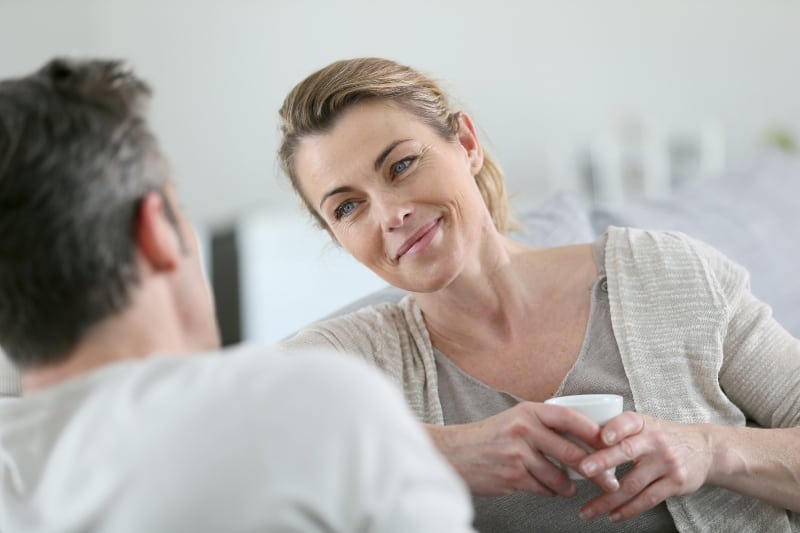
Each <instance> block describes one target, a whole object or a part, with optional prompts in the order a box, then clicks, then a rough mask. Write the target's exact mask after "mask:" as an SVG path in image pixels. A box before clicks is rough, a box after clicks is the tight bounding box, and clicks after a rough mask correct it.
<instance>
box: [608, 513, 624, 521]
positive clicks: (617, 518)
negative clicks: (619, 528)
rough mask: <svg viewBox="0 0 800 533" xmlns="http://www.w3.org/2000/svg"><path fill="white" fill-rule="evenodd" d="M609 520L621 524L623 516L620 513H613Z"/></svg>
mask: <svg viewBox="0 0 800 533" xmlns="http://www.w3.org/2000/svg"><path fill="white" fill-rule="evenodd" d="M609 518H611V521H612V522H619V521H620V520H621V519H622V515H621V514H619V513H611V516H610V517H609Z"/></svg>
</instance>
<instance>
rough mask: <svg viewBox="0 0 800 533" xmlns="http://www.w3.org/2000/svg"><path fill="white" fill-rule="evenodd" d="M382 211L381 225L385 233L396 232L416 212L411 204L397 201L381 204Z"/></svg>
mask: <svg viewBox="0 0 800 533" xmlns="http://www.w3.org/2000/svg"><path fill="white" fill-rule="evenodd" d="M380 210H381V225H382V226H383V229H384V230H385V231H394V230H396V229H399V228H401V227H402V226H403V224H404V223H405V221H406V219H407V218H408V217H409V216H411V214H412V213H413V212H414V208H413V207H412V206H411V204H409V203H408V202H402V201H398V200H397V199H391V200H384V201H382V202H380Z"/></svg>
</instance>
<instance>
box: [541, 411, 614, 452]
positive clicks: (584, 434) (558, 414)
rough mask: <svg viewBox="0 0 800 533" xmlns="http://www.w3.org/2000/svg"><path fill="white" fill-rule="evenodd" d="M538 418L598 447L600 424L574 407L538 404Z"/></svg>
mask: <svg viewBox="0 0 800 533" xmlns="http://www.w3.org/2000/svg"><path fill="white" fill-rule="evenodd" d="M536 414H537V416H538V418H539V420H540V421H541V422H542V423H543V424H544V425H546V426H547V427H548V428H550V429H552V430H555V431H556V432H558V433H571V434H572V435H574V436H575V437H577V438H579V439H580V440H582V441H583V442H585V443H586V444H588V445H590V446H592V447H593V448H598V447H600V443H601V441H600V426H598V425H597V422H594V421H593V420H591V419H590V418H588V417H586V416H584V415H582V414H581V413H579V412H578V411H575V410H574V409H570V408H568V407H563V406H561V405H552V404H539V406H538V408H537V412H536Z"/></svg>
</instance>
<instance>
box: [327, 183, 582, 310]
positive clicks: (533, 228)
mask: <svg viewBox="0 0 800 533" xmlns="http://www.w3.org/2000/svg"><path fill="white" fill-rule="evenodd" d="M519 221H520V223H521V224H522V226H523V228H522V229H521V230H520V231H518V232H514V233H512V234H511V235H510V237H512V238H514V239H517V240H519V241H521V242H524V243H527V244H531V245H534V246H562V245H566V244H575V243H580V242H591V241H592V240H594V238H595V233H594V230H593V229H592V224H591V222H590V220H589V215H588V210H587V209H586V208H585V207H584V206H583V204H582V203H581V200H580V199H579V198H578V197H577V196H576V195H573V194H570V193H566V192H558V193H555V194H553V195H552V196H550V197H549V198H547V199H546V200H545V201H544V202H542V203H541V204H539V205H538V206H536V207H535V208H533V209H531V210H529V211H525V212H524V213H522V216H520V217H519ZM406 294H408V293H407V292H406V291H404V290H402V289H398V288H395V287H386V288H385V289H381V290H379V291H376V292H373V293H370V294H368V295H367V296H364V297H363V298H360V299H358V300H355V301H354V302H352V303H350V304H348V305H346V306H344V307H341V308H339V309H337V310H336V311H334V312H333V313H331V314H330V315H328V316H326V317H325V318H323V320H325V319H328V318H333V317H336V316H340V315H344V314H347V313H351V312H353V311H357V310H359V309H361V308H362V307H367V306H370V305H377V304H381V303H391V302H398V301H400V300H401V299H402V298H403V296H405V295H406Z"/></svg>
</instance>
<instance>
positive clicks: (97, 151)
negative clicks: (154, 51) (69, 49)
mask: <svg viewBox="0 0 800 533" xmlns="http://www.w3.org/2000/svg"><path fill="white" fill-rule="evenodd" d="M149 95H150V90H149V89H148V87H147V86H146V85H145V84H144V83H143V82H141V81H140V80H138V79H137V78H136V77H134V76H133V75H132V74H131V73H130V72H128V71H127V70H126V69H125V68H124V67H123V65H122V64H120V63H118V62H113V61H84V62H77V61H69V60H62V59H57V60H54V61H51V62H50V63H48V64H47V65H45V66H44V67H43V68H42V69H41V70H39V71H38V72H36V73H35V74H33V75H30V76H27V77H24V78H19V79H12V80H6V81H2V82H0V345H2V346H3V348H4V349H5V350H6V351H7V353H8V355H9V356H10V358H11V359H12V360H13V361H14V362H15V363H16V364H17V365H18V366H19V367H21V368H30V367H37V366H43V365H48V364H53V363H58V362H60V361H61V360H63V359H64V358H65V357H66V356H67V355H68V354H69V352H70V351H71V350H72V349H73V348H74V347H75V346H76V344H77V343H78V342H80V341H81V339H82V338H83V337H84V335H85V334H86V333H87V331H89V329H90V328H91V327H92V326H94V325H95V324H97V323H99V322H100V321H103V320H104V319H106V318H109V317H111V316H113V315H116V314H119V313H120V312H122V311H123V310H125V309H126V308H127V307H128V306H129V305H130V304H131V299H132V294H133V291H134V289H135V287H136V286H137V285H138V284H139V283H140V282H141V276H142V266H143V264H145V263H146V262H145V263H143V262H142V254H141V250H142V246H141V242H142V240H141V239H142V231H141V227H142V224H143V223H144V224H145V226H146V227H145V230H146V231H145V233H144V234H145V238H146V236H147V231H148V228H150V229H152V227H153V224H152V223H151V224H150V225H149V226H147V220H145V221H144V222H143V221H142V218H143V217H145V218H146V216H151V217H152V216H162V217H163V218H165V219H166V220H167V222H168V224H166V226H168V227H169V228H170V231H171V232H173V233H174V235H175V239H176V242H179V243H180V247H181V250H182V251H183V252H184V253H185V254H190V253H191V254H194V255H197V250H196V243H195V242H194V237H193V234H192V232H191V229H190V226H189V225H188V223H186V221H185V220H184V219H183V217H182V215H181V214H180V212H179V211H178V209H177V206H176V205H175V204H174V193H173V192H172V190H171V187H170V186H169V179H168V170H167V165H166V161H165V160H164V158H163V156H162V155H161V153H160V150H159V147H158V144H157V142H156V140H155V138H154V136H153V134H152V133H151V131H150V129H149V128H148V125H147V123H146V120H145V116H144V114H145V107H146V104H147V101H148V99H149ZM154 198H155V199H154ZM147 206H150V207H149V208H147ZM147 209H149V210H147ZM143 211H145V212H144V213H143ZM151 222H152V221H151ZM153 240H154V239H150V241H151V242H152V241H153ZM155 241H158V238H156V239H155ZM162 242H163V239H162ZM156 244H159V243H158V242H156ZM148 257H149V256H148ZM173 263H174V262H173ZM170 265H171V266H174V264H172V263H170ZM156 269H158V265H156ZM175 270H177V269H175ZM184 270H186V269H184ZM180 275H181V276H184V274H180ZM185 276H187V279H191V280H194V279H195V278H198V276H197V275H196V274H186V275H185ZM199 278H202V276H199ZM199 278H198V279H199ZM177 281H178V283H177V286H178V287H179V290H178V291H177V292H178V293H188V292H191V291H189V289H188V285H197V283H195V282H194V281H192V282H191V283H188V282H187V281H185V280H182V279H178V280H177ZM181 286H183V287H181ZM191 298H195V299H196V298H199V297H198V296H192V297H191ZM191 298H190V299H191ZM194 303H196V302H194ZM178 307H181V306H178ZM206 307H207V308H208V310H207V311H205V313H206V314H208V313H211V314H212V318H211V320H210V321H208V320H207V321H206V322H208V323H209V324H210V325H212V326H213V324H214V323H213V307H212V306H211V305H210V304H209V305H208V306H206ZM199 322H203V320H199ZM154 327H158V324H154Z"/></svg>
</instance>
